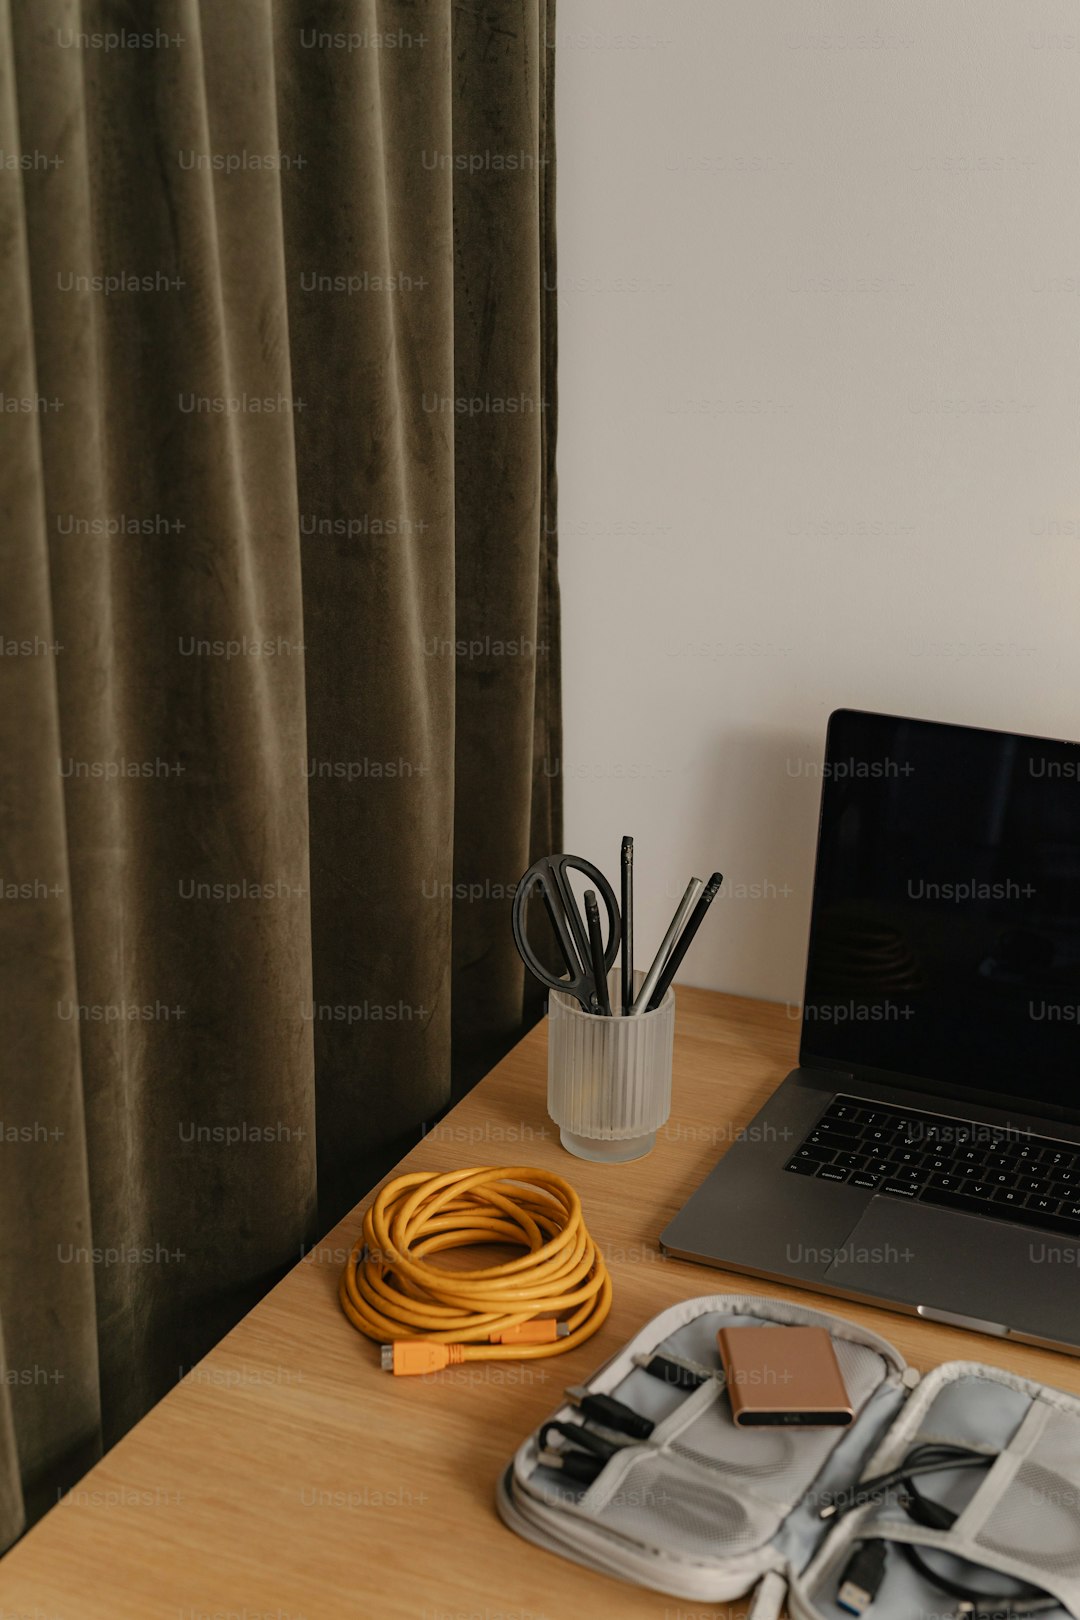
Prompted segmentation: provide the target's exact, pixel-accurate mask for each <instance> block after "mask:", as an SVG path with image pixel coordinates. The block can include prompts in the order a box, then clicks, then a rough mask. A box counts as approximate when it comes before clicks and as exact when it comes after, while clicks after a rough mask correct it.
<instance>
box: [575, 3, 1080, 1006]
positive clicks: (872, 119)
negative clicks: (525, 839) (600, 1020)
mask: <svg viewBox="0 0 1080 1620" xmlns="http://www.w3.org/2000/svg"><path fill="white" fill-rule="evenodd" d="M630 36H636V38H631V37H630ZM556 48H557V52H558V56H557V62H558V67H557V74H558V77H557V96H558V147H559V152H558V163H559V170H558V197H559V255H560V262H559V280H560V298H559V321H560V339H559V341H560V366H561V375H560V424H559V477H560V548H561V564H560V566H561V577H562V589H563V626H564V629H563V634H564V688H565V728H566V739H565V758H564V760H563V761H562V762H561V766H560V764H559V762H554V761H553V762H551V763H550V766H549V768H550V769H558V768H561V769H562V770H563V772H564V775H565V779H566V781H565V790H566V818H567V834H566V839H567V847H568V848H569V849H571V850H573V851H575V852H578V853H581V854H584V855H588V856H590V857H591V858H592V859H594V860H596V861H598V862H600V863H601V864H602V865H603V866H604V867H605V869H606V870H607V871H608V873H609V876H611V878H612V879H613V881H614V880H616V879H617V874H618V840H619V836H620V834H621V833H623V832H624V831H625V832H632V833H633V834H634V835H635V837H636V841H637V867H638V905H637V912H636V920H637V938H638V951H637V958H638V964H639V965H646V964H647V961H648V959H649V957H650V956H651V954H652V952H653V950H654V949H655V945H656V943H657V942H658V941H659V938H660V935H661V933H662V931H663V927H664V926H665V925H666V922H667V918H668V915H669V914H670V912H671V910H672V909H673V906H674V900H675V897H676V896H677V895H678V894H679V893H681V891H682V888H683V886H684V884H685V882H686V879H687V877H688V876H689V875H690V873H691V871H694V872H697V873H698V874H699V875H700V876H702V877H707V876H708V874H709V872H710V871H711V870H712V869H713V868H714V867H720V868H721V869H722V870H723V871H724V872H725V873H726V874H727V875H728V878H729V885H730V892H729V893H727V894H726V895H725V896H724V899H723V900H721V901H718V902H717V903H716V905H715V906H714V909H713V915H712V917H711V918H710V920H709V923H708V925H707V927H706V929H704V930H703V931H702V934H701V936H700V938H699V940H698V942H697V943H696V945H695V947H694V949H693V951H692V952H691V953H690V955H689V957H688V958H687V963H686V967H685V969H684V971H683V974H682V975H681V976H682V977H683V979H684V980H685V981H686V982H690V983H695V984H703V985H709V986H714V987H718V988H721V989H727V990H733V991H739V992H742V993H746V994H752V995H760V996H765V997H768V998H771V999H774V1000H790V1001H793V1002H794V1001H797V1000H798V999H799V997H800V995H801V991H802V973H803V963H804V953H805V939H806V924H807V917H808V909H809V898H810V882H811V875H812V863H813V850H814V841H815V830H816V829H815V821H816V813H817V800H818V782H817V780H816V779H815V778H814V777H812V776H810V775H808V774H805V773H806V772H808V771H810V770H815V769H817V767H818V764H819V761H820V758H821V745H822V739H823V736H824V728H825V721H826V717H827V716H828V714H829V712H830V711H831V710H832V709H834V708H837V707H841V706H853V707H862V708H878V709H884V710H889V711H893V712H899V713H910V714H917V715H923V716H926V717H929V718H933V719H945V720H956V721H964V722H971V723H975V724H982V725H991V726H999V727H1002V728H1004V729H1009V730H1028V731H1032V732H1037V733H1045V734H1049V735H1059V736H1067V737H1080V433H1078V425H1080V10H1078V9H1077V8H1076V7H1075V6H1070V5H1067V4H1065V3H1060V4H1047V3H1045V0H977V3H974V0H963V3H960V0H896V3H893V4H891V5H880V6H878V5H870V4H866V3H862V4H858V3H855V0H836V3H832V4H812V3H808V0H653V3H648V0H560V7H559V22H558V32H557V36H556ZM800 772H801V773H803V774H800ZM755 886H757V892H756V893H755ZM785 891H786V892H785Z"/></svg>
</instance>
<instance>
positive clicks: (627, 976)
mask: <svg viewBox="0 0 1080 1620" xmlns="http://www.w3.org/2000/svg"><path fill="white" fill-rule="evenodd" d="M633 1005H634V840H633V839H632V838H630V837H624V838H623V841H622V1010H623V1012H624V1014H625V1015H626V1016H627V1017H629V1016H630V1009H631V1008H632V1007H633Z"/></svg>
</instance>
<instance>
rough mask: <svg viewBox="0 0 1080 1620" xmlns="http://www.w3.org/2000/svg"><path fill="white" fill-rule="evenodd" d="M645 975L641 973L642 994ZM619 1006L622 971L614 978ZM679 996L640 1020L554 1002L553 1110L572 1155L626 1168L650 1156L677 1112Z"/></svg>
mask: <svg viewBox="0 0 1080 1620" xmlns="http://www.w3.org/2000/svg"><path fill="white" fill-rule="evenodd" d="M643 978H644V974H642V973H635V975H634V989H635V993H636V991H637V990H638V988H640V985H641V981H642V979H643ZM609 990H610V992H611V1004H612V1007H613V1008H614V1007H616V1006H617V1005H618V1004H619V986H618V973H617V972H616V971H614V970H613V972H612V975H611V979H610V981H609ZM674 1044H675V992H674V990H671V989H669V990H668V991H667V994H666V995H665V996H664V999H663V1001H662V1002H661V1003H660V1005H659V1007H657V1009H656V1011H655V1012H648V1013H642V1014H641V1016H640V1018H624V1017H623V1016H622V1014H621V1013H614V1015H613V1016H612V1017H611V1018H603V1017H601V1016H600V1015H599V1014H598V1013H587V1012H583V1011H582V1008H581V1005H580V1003H579V1002H578V1001H576V1000H575V999H574V997H573V996H568V995H565V994H564V993H563V992H562V991H561V990H552V992H551V994H550V995H549V997H548V1113H549V1114H550V1115H551V1117H552V1119H553V1120H554V1121H555V1124H556V1125H557V1126H558V1127H559V1137H560V1140H561V1141H562V1145H563V1147H564V1148H566V1150H567V1152H568V1153H575V1154H577V1156H578V1158H579V1159H596V1160H600V1161H602V1162H604V1163H607V1164H625V1163H626V1162H627V1161H628V1160H629V1159H640V1158H643V1157H644V1155H645V1154H646V1153H648V1152H650V1151H651V1149H652V1147H653V1144H654V1143H655V1141H656V1133H657V1131H658V1130H659V1128H660V1126H661V1125H663V1124H664V1122H665V1120H666V1119H667V1117H668V1115H669V1114H670V1112H671V1054H672V1049H673V1047H674Z"/></svg>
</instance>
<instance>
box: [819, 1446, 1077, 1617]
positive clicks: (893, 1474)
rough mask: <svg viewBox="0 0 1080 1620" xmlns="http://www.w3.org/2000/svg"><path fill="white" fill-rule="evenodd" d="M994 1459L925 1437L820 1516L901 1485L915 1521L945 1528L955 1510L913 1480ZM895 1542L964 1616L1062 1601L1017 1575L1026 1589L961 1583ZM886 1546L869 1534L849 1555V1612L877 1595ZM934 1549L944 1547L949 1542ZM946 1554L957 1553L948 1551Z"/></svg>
mask: <svg viewBox="0 0 1080 1620" xmlns="http://www.w3.org/2000/svg"><path fill="white" fill-rule="evenodd" d="M996 1460H997V1458H996V1456H993V1455H991V1454H989V1453H987V1452H983V1451H974V1450H972V1448H971V1447H969V1446H956V1445H951V1444H949V1443H948V1442H944V1441H941V1442H939V1441H927V1442H926V1443H924V1444H923V1445H921V1446H915V1447H914V1448H913V1449H912V1450H911V1451H909V1452H908V1455H907V1457H906V1458H905V1459H904V1462H903V1463H902V1464H901V1465H900V1466H899V1467H898V1468H894V1469H891V1470H890V1471H889V1473H887V1474H879V1475H877V1476H876V1477H875V1478H874V1479H868V1480H864V1481H863V1482H862V1484H860V1485H856V1486H853V1487H852V1489H851V1490H849V1491H845V1492H844V1493H843V1494H842V1495H841V1496H838V1497H836V1498H835V1499H834V1501H833V1502H832V1503H830V1504H827V1505H826V1507H825V1508H823V1509H822V1512H821V1517H822V1518H823V1519H824V1518H831V1517H833V1516H834V1515H836V1516H839V1515H841V1514H844V1513H848V1512H850V1511H851V1509H853V1508H856V1507H861V1506H863V1505H864V1504H865V1503H867V1502H870V1501H873V1499H874V1498H875V1497H880V1496H885V1495H886V1494H887V1493H888V1492H889V1491H891V1490H893V1489H895V1488H899V1489H900V1491H901V1495H900V1497H899V1505H900V1506H901V1507H902V1508H903V1509H904V1511H905V1513H906V1514H907V1515H908V1517H909V1518H910V1519H911V1520H912V1521H913V1522H914V1523H916V1524H921V1525H924V1526H926V1527H928V1528H931V1529H934V1530H949V1529H951V1528H952V1526H953V1525H954V1524H955V1523H956V1520H957V1518H958V1517H959V1515H958V1514H956V1513H954V1512H953V1510H952V1509H951V1508H947V1507H946V1506H945V1505H944V1503H942V1502H935V1501H934V1500H933V1499H932V1498H931V1497H928V1496H924V1495H923V1493H922V1491H921V1490H920V1489H919V1487H918V1486H917V1485H916V1484H915V1483H914V1482H915V1480H916V1479H917V1478H922V1477H923V1476H924V1475H926V1474H940V1473H948V1472H951V1471H952V1470H954V1469H965V1468H989V1467H990V1466H991V1464H992V1463H994V1462H996ZM893 1545H896V1546H898V1547H899V1548H900V1550H901V1552H902V1553H903V1555H904V1557H905V1558H906V1559H907V1561H908V1563H909V1564H911V1566H912V1568H913V1569H915V1570H916V1571H917V1573H918V1574H919V1575H920V1576H921V1577H922V1579H923V1580H925V1581H926V1582H927V1583H928V1584H929V1585H930V1586H933V1587H935V1588H936V1589H937V1590H938V1591H940V1592H944V1594H945V1595H946V1596H947V1597H953V1598H956V1599H957V1600H958V1601H959V1602H960V1603H961V1604H962V1605H963V1614H964V1617H965V1620H1028V1617H1029V1616H1031V1615H1039V1614H1046V1613H1049V1612H1050V1611H1051V1610H1053V1609H1060V1608H1061V1607H1062V1604H1061V1603H1060V1602H1059V1600H1058V1599H1057V1598H1055V1597H1052V1596H1051V1595H1050V1594H1049V1593H1048V1592H1045V1591H1043V1589H1042V1588H1041V1587H1038V1586H1035V1585H1034V1583H1033V1582H1030V1581H1021V1580H1020V1579H1019V1577H1017V1584H1018V1585H1020V1586H1026V1587H1027V1588H1028V1591H1027V1592H982V1591H979V1590H978V1588H973V1587H970V1586H965V1585H964V1584H963V1583H962V1582H961V1581H954V1580H952V1579H951V1578H950V1577H949V1576H947V1575H943V1574H941V1573H940V1572H939V1571H938V1570H936V1569H934V1567H933V1565H932V1564H929V1563H927V1561H926V1559H925V1558H924V1557H923V1556H922V1554H921V1553H920V1551H919V1550H918V1548H916V1547H914V1546H913V1545H912V1544H911V1543H910V1542H907V1541H898V1542H896V1543H893ZM884 1548H885V1542H884V1540H883V1539H882V1538H880V1537H869V1538H867V1539H866V1540H864V1541H861V1542H860V1543H859V1544H858V1546H857V1547H856V1549H855V1551H854V1552H853V1553H852V1556H851V1557H850V1559H849V1560H848V1563H847V1565H846V1566H845V1569H844V1573H843V1575H842V1576H841V1582H840V1587H839V1590H838V1595H837V1603H838V1605H839V1607H840V1608H842V1609H844V1610H846V1612H847V1613H849V1614H854V1615H861V1614H863V1613H864V1612H865V1610H866V1609H868V1608H869V1606H870V1605H871V1603H873V1601H874V1598H875V1597H876V1596H877V1593H878V1591H879V1589H880V1587H881V1583H882V1581H883V1580H884V1576H885V1551H884ZM938 1550H939V1551H941V1552H945V1553H948V1549H947V1548H940V1549H938ZM948 1556H950V1557H959V1556H960V1555H959V1554H948ZM961 1562H964V1563H968V1562H970V1560H969V1559H961ZM976 1567H978V1566H976Z"/></svg>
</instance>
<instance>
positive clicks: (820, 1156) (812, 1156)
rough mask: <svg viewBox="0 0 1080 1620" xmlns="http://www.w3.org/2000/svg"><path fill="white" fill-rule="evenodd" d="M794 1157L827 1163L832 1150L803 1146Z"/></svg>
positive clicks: (817, 1162) (815, 1162) (816, 1162)
mask: <svg viewBox="0 0 1080 1620" xmlns="http://www.w3.org/2000/svg"><path fill="white" fill-rule="evenodd" d="M795 1157H796V1158H797V1159H808V1160H810V1161H811V1162H812V1163H814V1164H828V1163H829V1161H830V1159H831V1158H832V1150H831V1148H823V1147H804V1148H800V1149H799V1151H798V1153H796V1155H795Z"/></svg>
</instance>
